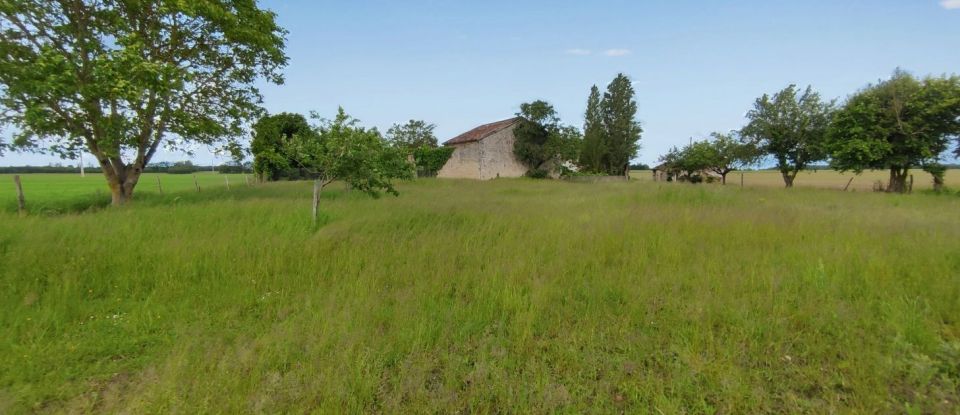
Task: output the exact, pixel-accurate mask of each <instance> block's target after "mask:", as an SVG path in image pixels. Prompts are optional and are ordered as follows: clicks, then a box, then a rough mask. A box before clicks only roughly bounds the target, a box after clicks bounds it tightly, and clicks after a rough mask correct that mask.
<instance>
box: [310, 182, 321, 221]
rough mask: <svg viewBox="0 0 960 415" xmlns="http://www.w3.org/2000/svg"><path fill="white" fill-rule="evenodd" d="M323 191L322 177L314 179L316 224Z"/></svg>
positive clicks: (314, 216) (314, 219) (314, 217)
mask: <svg viewBox="0 0 960 415" xmlns="http://www.w3.org/2000/svg"><path fill="white" fill-rule="evenodd" d="M322 191H323V183H321V181H320V179H314V181H313V205H312V206H313V223H314V224H316V223H317V220H318V218H319V214H320V212H319V209H318V208H319V206H320V192H322Z"/></svg>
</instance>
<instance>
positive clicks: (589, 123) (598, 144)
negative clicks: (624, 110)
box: [580, 85, 607, 173]
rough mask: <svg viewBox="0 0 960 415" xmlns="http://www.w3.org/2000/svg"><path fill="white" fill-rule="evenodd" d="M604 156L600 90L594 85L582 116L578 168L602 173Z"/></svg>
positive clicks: (605, 152)
mask: <svg viewBox="0 0 960 415" xmlns="http://www.w3.org/2000/svg"><path fill="white" fill-rule="evenodd" d="M606 154H607V148H606V134H605V131H604V128H603V114H602V113H601V112H600V89H599V88H597V86H596V85H594V86H593V87H591V88H590V96H589V97H588V98H587V111H586V114H584V122H583V149H582V150H581V153H580V167H581V168H583V169H584V170H586V171H589V172H594V173H599V172H601V171H604V170H605V169H604V166H603V160H604V159H605V157H606Z"/></svg>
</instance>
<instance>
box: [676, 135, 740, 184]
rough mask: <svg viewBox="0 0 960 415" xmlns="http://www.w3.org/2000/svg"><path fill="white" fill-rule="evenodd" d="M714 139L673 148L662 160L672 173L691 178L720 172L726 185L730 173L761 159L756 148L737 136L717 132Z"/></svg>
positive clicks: (713, 136)
mask: <svg viewBox="0 0 960 415" xmlns="http://www.w3.org/2000/svg"><path fill="white" fill-rule="evenodd" d="M711 137H712V138H713V140H712V141H709V140H704V141H697V142H694V143H691V144H689V145H687V146H684V147H683V148H682V149H678V148H676V147H673V148H671V149H670V151H669V152H668V153H667V154H665V155H664V156H663V157H661V158H660V161H661V162H663V163H664V165H665V166H666V168H667V169H668V170H674V171H678V172H682V173H683V176H685V177H687V178H688V179H692V178H694V177H698V173H699V172H701V171H710V172H714V173H717V174H719V175H720V177H721V181H722V182H723V183H724V184H725V183H726V182H727V174H729V173H730V172H731V171H734V170H736V169H737V168H742V167H745V166H748V165H750V164H753V163H754V162H756V160H757V158H758V157H759V151H758V150H757V149H756V147H754V146H753V145H752V144H749V143H743V142H741V141H740V140H738V139H737V138H735V137H734V136H733V134H724V133H718V132H715V133H713V134H711Z"/></svg>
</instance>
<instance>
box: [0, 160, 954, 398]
mask: <svg viewBox="0 0 960 415" xmlns="http://www.w3.org/2000/svg"><path fill="white" fill-rule="evenodd" d="M818 174H819V173H818ZM187 177H189V176H187ZM212 177H214V178H212V179H210V180H212V182H211V184H212V183H213V182H217V181H220V180H222V177H221V178H219V180H216V179H218V177H216V176H212ZM3 179H7V178H3ZM7 180H9V179H7ZM30 180H31V178H30V177H27V178H25V183H30ZM171 180H172V179H171ZM803 182H804V180H803V179H802V178H801V179H798V185H801V184H802V183H803ZM143 183H144V185H143V186H142V188H141V189H140V193H138V196H137V198H138V200H137V201H136V203H135V204H134V205H133V206H129V207H126V208H123V209H101V210H97V211H91V212H86V213H82V214H63V215H39V214H31V215H28V216H27V217H24V218H18V217H17V216H16V214H15V213H11V211H10V209H9V208H8V209H5V210H4V211H3V212H0V284H2V286H0V331H2V332H3V333H4V335H3V336H0V413H20V412H68V413H77V412H80V413H82V412H96V413H102V412H108V413H109V412H127V413H170V412H176V413H199V412H216V413H242V412H266V413H303V412H353V413H358V412H366V413H371V412H372V413H424V412H437V413H455V412H461V413H462V412H469V413H490V412H500V413H517V412H520V413H584V412H587V413H591V412H592V413H614V412H625V413H665V414H671V413H725V414H730V413H851V412H853V413H877V412H880V413H957V412H958V411H960V401H958V398H957V396H960V364H958V362H960V255H958V252H960V197H956V196H955V195H941V196H936V195H930V194H914V195H909V196H902V195H888V194H877V193H872V192H867V193H864V192H858V193H852V192H846V193H844V192H837V191H827V190H817V189H809V188H797V189H793V190H791V191H784V190H782V189H775V188H766V187H756V188H747V189H739V188H737V187H734V186H727V187H721V186H692V185H676V184H653V183H642V182H629V183H609V184H596V185H592V184H572V183H565V182H556V181H529V180H497V181H492V182H485V183H480V182H470V181H437V180H421V181H417V182H412V183H406V184H402V185H401V186H400V187H399V190H400V191H401V196H400V197H398V198H393V197H385V198H382V199H379V200H373V199H369V198H367V197H365V196H363V195H362V194H359V193H356V192H347V191H344V190H339V189H334V190H332V191H329V192H327V193H325V194H324V197H323V199H322V202H321V209H322V211H323V217H322V221H321V222H322V223H321V224H320V226H319V227H318V228H316V229H315V228H313V227H311V225H310V222H309V202H308V201H309V196H310V194H309V187H310V185H309V184H308V183H303V182H286V183H273V184H266V185H259V186H255V187H246V186H235V187H234V188H233V189H232V190H231V191H229V192H228V191H227V190H226V189H225V188H222V187H220V188H214V189H210V191H204V192H201V193H196V192H193V191H190V186H191V185H192V183H189V182H188V184H187V185H185V186H184V190H183V191H182V192H181V193H179V194H171V192H168V193H167V194H166V195H164V196H159V195H151V194H150V190H149V189H150V187H152V185H153V183H152V182H151V180H149V179H145V180H144V182H143ZM948 183H949V182H948ZM32 186H33V185H30V186H28V187H27V188H28V189H35V188H36V187H32ZM171 186H173V185H172V184H171ZM0 189H4V190H3V192H4V193H0V197H2V198H4V199H6V198H8V196H9V193H8V190H6V189H5V187H2V186H0ZM64 189H67V188H64ZM70 189H72V187H71V188H70ZM29 191H30V190H28V192H29ZM88 191H89V190H83V191H80V190H78V192H80V193H83V192H88ZM34 192H37V191H36V190H34ZM58 193H59V192H58ZM29 197H30V196H29V194H28V198H29ZM37 199H42V198H41V197H39V196H38V197H37ZM49 200H53V197H52V196H51V197H50V199H49ZM49 204H50V205H51V206H55V205H56V204H55V203H53V202H50V203H49ZM52 209H60V207H56V206H55V207H53V208H52Z"/></svg>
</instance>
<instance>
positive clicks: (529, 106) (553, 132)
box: [513, 100, 582, 177]
mask: <svg viewBox="0 0 960 415" xmlns="http://www.w3.org/2000/svg"><path fill="white" fill-rule="evenodd" d="M517 116H519V117H520V123H519V125H517V127H516V128H515V129H514V131H513V134H514V136H515V137H516V142H515V143H514V154H515V155H516V156H517V158H518V159H519V160H520V161H521V162H522V163H524V164H526V165H527V166H528V167H529V168H530V170H531V171H536V170H542V171H546V172H547V174H545V175H544V174H541V173H536V174H534V175H533V176H531V177H541V176H549V171H550V170H553V169H555V168H557V167H556V166H551V165H549V164H550V163H555V164H557V165H559V164H560V163H562V162H564V161H568V160H577V159H578V158H579V151H580V145H581V142H582V136H581V134H580V131H579V130H577V129H576V127H571V126H563V125H560V118H559V117H558V116H557V112H556V110H555V109H554V108H553V105H550V104H549V103H547V102H545V101H540V100H537V101H534V102H530V103H524V104H521V105H520V112H519V113H517Z"/></svg>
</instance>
